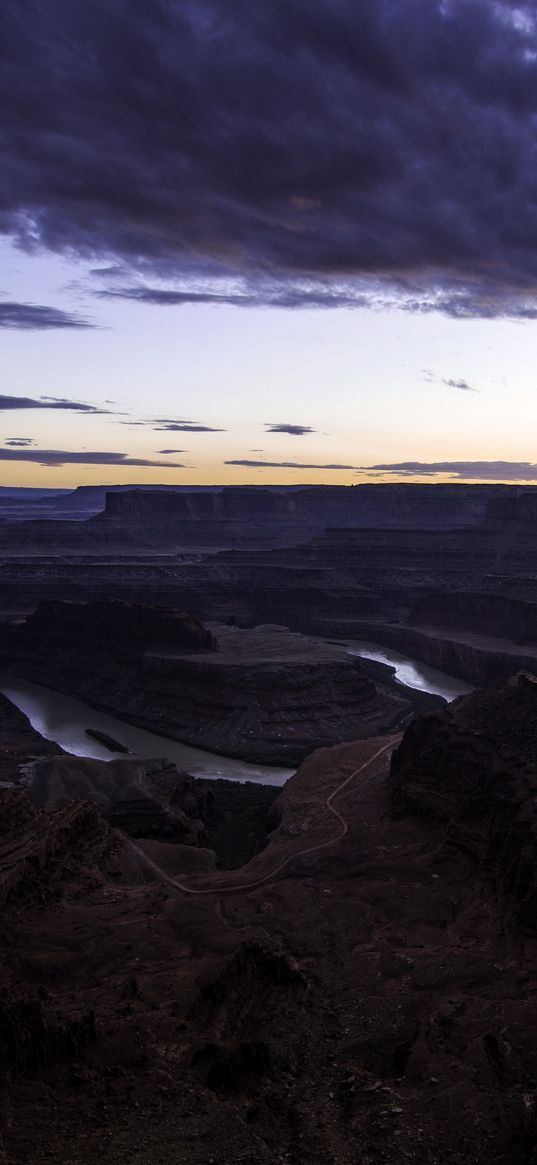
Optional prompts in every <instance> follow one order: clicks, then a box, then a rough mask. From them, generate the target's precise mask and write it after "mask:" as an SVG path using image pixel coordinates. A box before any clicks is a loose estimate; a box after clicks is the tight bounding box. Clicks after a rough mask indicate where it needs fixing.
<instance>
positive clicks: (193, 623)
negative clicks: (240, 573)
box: [17, 601, 217, 658]
mask: <svg viewBox="0 0 537 1165" xmlns="http://www.w3.org/2000/svg"><path fill="white" fill-rule="evenodd" d="M17 634H18V638H19V640H20V641H21V642H22V643H24V644H26V645H27V646H28V647H29V648H30V649H31V650H33V649H35V648H37V649H38V648H39V647H40V646H43V647H47V646H52V645H54V648H55V650H61V649H63V648H65V649H67V650H69V649H72V650H74V651H77V650H81V649H84V650H90V651H92V652H95V651H96V650H98V649H101V650H103V651H105V652H106V653H109V654H110V655H112V656H114V657H118V658H123V657H128V658H136V657H137V656H140V655H141V654H142V653H143V652H145V651H147V650H149V649H152V650H154V651H158V650H168V651H180V652H188V651H195V652H199V651H216V649H217V643H216V640H215V638H214V636H213V635H211V633H210V631H207V629H206V628H205V627H204V626H203V624H202V623H200V621H199V619H196V618H195V616H193V615H185V614H180V613H178V612H175V611H170V610H167V609H166V608H164V607H148V606H143V605H141V604H137V603H121V602H111V603H106V602H103V603H65V602H61V601H57V602H56V601H52V602H44V603H40V604H39V606H38V608H37V610H36V611H35V612H34V613H33V614H32V615H30V616H29V617H28V619H27V620H26V622H25V624H24V625H23V627H21V628H20V629H19V630H18V633H17Z"/></svg>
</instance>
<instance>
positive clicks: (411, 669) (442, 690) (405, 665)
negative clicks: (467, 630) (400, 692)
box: [330, 639, 474, 702]
mask: <svg viewBox="0 0 537 1165" xmlns="http://www.w3.org/2000/svg"><path fill="white" fill-rule="evenodd" d="M330 642H331V643H333V642H335V640H330ZM341 646H342V647H345V649H346V651H348V653H349V655H358V656H361V657H362V658H363V659H373V660H375V661H376V662H377V663H384V664H387V665H388V666H389V667H392V668H395V675H394V677H393V678H394V680H395V681H396V683H398V684H403V685H404V686H405V687H406V688H416V689H417V690H418V691H419V692H431V693H432V694H433V695H435V696H443V697H444V699H445V700H447V701H448V702H450V701H451V700H455V699H456V698H457V696H465V695H467V694H468V692H473V691H474V689H473V687H472V686H471V684H466V683H465V682H464V680H459V679H457V678H456V676H450V675H448V674H447V673H446V672H443V671H438V668H435V667H428V665H427V664H426V663H419V662H418V661H417V660H415V659H410V657H409V656H408V655H402V654H401V652H400V651H396V650H395V648H393V647H382V646H381V645H380V643H369V642H368V641H367V640H363V639H345V640H344V641H343V640H341Z"/></svg>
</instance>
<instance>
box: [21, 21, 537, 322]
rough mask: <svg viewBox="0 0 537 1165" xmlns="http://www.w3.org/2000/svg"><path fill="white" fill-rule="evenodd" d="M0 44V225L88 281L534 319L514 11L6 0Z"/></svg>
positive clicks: (519, 40) (530, 140)
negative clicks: (75, 263)
mask: <svg viewBox="0 0 537 1165" xmlns="http://www.w3.org/2000/svg"><path fill="white" fill-rule="evenodd" d="M0 45H1V46H2V53H3V58H4V59H3V60H2V62H1V68H0V101H1V107H2V124H1V127H0V146H1V151H2V158H3V164H2V170H1V173H0V230H3V231H5V232H6V233H8V234H10V235H12V236H13V237H15V238H17V239H18V240H19V241H20V243H21V244H22V245H23V246H25V247H27V248H29V249H30V250H31V249H33V248H37V247H43V246H44V247H47V248H50V249H52V250H55V251H60V252H62V251H63V252H66V253H69V254H73V253H75V254H76V253H78V254H79V255H81V256H84V257H88V258H91V260H92V261H93V260H94V258H95V257H96V258H97V260H98V261H102V262H103V263H104V264H105V266H104V267H103V268H100V269H99V270H98V274H97V276H96V277H97V279H98V280H99V282H100V284H101V287H102V288H103V291H104V293H105V294H106V295H119V296H127V297H128V298H131V299H135V300H136V299H138V300H141V301H142V302H146V303H147V302H149V303H158V304H161V305H164V304H170V305H174V304H180V303H185V302H189V303H192V302H202V303H222V302H224V303H235V304H245V305H252V304H263V305H267V304H268V305H271V306H276V307H295V306H301V305H310V306H318V307H325V306H354V305H358V306H365V305H377V304H380V305H383V304H386V303H390V302H398V303H401V304H402V305H403V306H405V307H406V308H407V309H408V310H411V311H423V312H429V311H437V310H441V311H444V312H446V313H448V314H450V315H452V316H456V317H459V318H468V317H471V316H475V315H478V316H483V317H490V318H492V317H494V316H497V315H501V314H511V315H514V316H519V317H521V318H537V199H536V197H535V161H534V147H535V116H536V113H537V36H536V28H535V6H534V4H533V3H531V4H530V3H525V2H524V0H520V3H518V4H517V5H516V7H515V6H514V5H513V4H512V3H510V2H507V0H494V2H493V0H429V2H428V3H426V4H424V3H423V0H396V2H394V0H273V2H272V3H271V4H268V5H267V4H255V3H252V2H251V0H235V2H234V3H232V4H222V2H221V0H195V2H194V0H184V2H183V3H180V4H179V3H171V2H170V0H152V2H151V3H142V2H140V3H133V0H107V2H105V0H86V2H85V3H84V4H73V3H71V2H70V0H49V2H48V3H47V4H43V3H42V0H16V2H15V0H5V3H4V4H3V5H2V6H1V8H0ZM514 208H516V213H514ZM6 319H7V320H8V321H10V322H9V326H20V327H33V326H36V321H37V323H38V326H44V327H75V326H83V321H76V319H75V317H71V316H68V315H67V314H65V313H59V312H57V311H55V309H49V308H41V307H38V306H31V305H10V304H4V305H3V309H0V325H1V323H2V320H4V324H3V326H6V323H5V320H6Z"/></svg>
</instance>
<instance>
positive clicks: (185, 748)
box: [0, 675, 295, 785]
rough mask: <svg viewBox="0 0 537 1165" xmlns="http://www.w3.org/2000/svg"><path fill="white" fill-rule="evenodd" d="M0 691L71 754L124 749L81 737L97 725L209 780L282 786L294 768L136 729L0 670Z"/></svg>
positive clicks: (101, 756) (136, 751)
mask: <svg viewBox="0 0 537 1165" xmlns="http://www.w3.org/2000/svg"><path fill="white" fill-rule="evenodd" d="M0 692H2V693H3V694H4V696H7V697H8V699H9V700H11V701H12V703H13V704H16V706H17V708H20V710H21V712H24V713H25V714H26V716H27V717H28V719H29V721H30V723H31V725H32V727H33V728H35V729H36V731H37V732H39V733H41V736H45V737H46V739H47V740H55V741H56V743H57V744H59V745H61V747H62V748H64V749H65V751H66V752H70V753H74V754H75V756H89V757H95V758H96V759H97V760H107V761H109V760H113V759H117V758H118V757H120V756H123V755H124V754H123V753H119V752H118V753H112V752H110V751H109V749H107V748H105V747H104V745H102V744H99V742H98V741H97V740H92V739H91V737H89V736H86V732H85V730H86V728H97V729H98V730H99V731H100V732H105V733H106V734H107V735H108V736H111V737H113V738H114V740H116V741H118V742H119V743H120V744H124V745H126V746H127V748H128V749H130V752H131V753H132V755H133V757H165V758H166V760H170V761H173V763H174V764H175V765H177V766H178V768H180V769H184V770H185V772H188V773H193V774H194V775H195V776H198V777H207V778H210V779H212V780H215V779H217V778H218V777H224V778H225V779H226V780H234V781H255V782H256V783H257V784H261V785H285V782H286V781H287V780H288V778H289V777H290V776H291V774H292V773H293V772H294V771H295V770H294V769H283V768H274V767H272V765H256V764H248V763H246V761H240V760H233V759H232V758H231V757H227V756H217V755H216V754H213V753H211V752H205V751H204V750H203V749H201V748H192V747H191V746H190V745H189V744H181V743H180V742H179V741H177V740H170V739H169V738H168V737H167V736H158V735H157V733H155V732H148V731H146V729H145V728H135V727H134V726H133V725H132V724H127V723H126V722H125V721H124V720H118V719H117V718H116V717H115V716H109V715H108V713H107V712H99V711H97V710H96V709H95V708H91V707H90V705H89V704H85V703H84V702H83V700H77V699H74V698H73V697H72V696H65V695H64V694H63V693H62V692H55V691H53V690H52V689H51V688H44V687H42V686H41V684H31V683H29V682H28V681H27V680H22V679H19V678H18V676H9V675H1V676H0Z"/></svg>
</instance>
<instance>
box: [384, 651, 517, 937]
mask: <svg viewBox="0 0 537 1165" xmlns="http://www.w3.org/2000/svg"><path fill="white" fill-rule="evenodd" d="M391 780H392V800H393V804H394V807H395V809H396V810H397V811H399V812H405V813H412V814H415V815H417V816H419V817H420V818H422V819H425V820H431V821H434V822H435V823H438V824H439V825H441V826H442V829H443V833H444V837H445V839H446V841H447V842H449V843H450V844H452V845H454V846H458V847H461V848H462V849H463V850H464V851H465V852H467V853H468V854H470V855H471V857H472V858H473V859H474V861H475V863H476V866H477V868H478V869H479V871H480V874H481V876H482V877H483V878H485V879H486V878H491V879H493V880H494V883H495V885H496V887H497V890H498V891H499V893H500V894H502V895H504V896H505V897H506V899H507V900H508V901H509V902H510V903H512V914H513V917H514V920H515V923H516V925H517V926H519V927H521V928H522V929H524V930H527V931H529V932H530V933H532V934H537V809H536V803H537V802H536V797H537V678H536V677H535V676H531V675H527V674H526V673H523V672H522V673H519V674H518V675H517V676H515V677H514V678H513V679H512V680H511V681H509V682H508V683H507V684H504V685H500V686H497V687H494V688H491V689H487V690H485V691H479V692H476V693H474V694H472V695H471V696H466V697H461V698H460V699H459V700H456V701H455V702H454V703H453V704H451V705H448V706H447V707H446V708H445V709H444V710H443V711H442V712H439V713H432V714H429V715H427V716H424V717H421V718H419V719H417V720H415V721H414V722H413V724H411V725H410V726H409V728H407V730H406V732H405V734H404V737H403V740H402V742H401V744H400V746H399V748H398V749H397V751H396V752H395V753H394V755H393V759H392V770H391Z"/></svg>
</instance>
